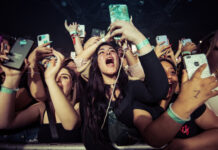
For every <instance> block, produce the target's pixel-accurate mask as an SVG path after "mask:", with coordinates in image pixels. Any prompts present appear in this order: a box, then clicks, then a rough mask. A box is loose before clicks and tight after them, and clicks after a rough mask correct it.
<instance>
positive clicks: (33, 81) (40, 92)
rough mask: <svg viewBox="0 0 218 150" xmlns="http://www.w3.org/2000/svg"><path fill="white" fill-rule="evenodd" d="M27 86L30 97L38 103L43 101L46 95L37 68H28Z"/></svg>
mask: <svg viewBox="0 0 218 150" xmlns="http://www.w3.org/2000/svg"><path fill="white" fill-rule="evenodd" d="M28 72H29V73H28V85H29V88H30V92H31V95H32V96H33V97H34V98H35V99H36V100H39V101H45V100H46V99H47V95H46V92H45V88H44V85H43V82H42V78H41V74H40V72H39V69H38V66H32V65H31V66H30V67H29V68H28Z"/></svg>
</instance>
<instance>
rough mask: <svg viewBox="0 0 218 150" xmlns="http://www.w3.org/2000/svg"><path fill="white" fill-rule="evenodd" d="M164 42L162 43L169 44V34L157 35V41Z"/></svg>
mask: <svg viewBox="0 0 218 150" xmlns="http://www.w3.org/2000/svg"><path fill="white" fill-rule="evenodd" d="M162 42H165V43H163V44H161V45H169V43H168V39H167V36H166V35H159V36H156V43H157V44H158V43H162Z"/></svg>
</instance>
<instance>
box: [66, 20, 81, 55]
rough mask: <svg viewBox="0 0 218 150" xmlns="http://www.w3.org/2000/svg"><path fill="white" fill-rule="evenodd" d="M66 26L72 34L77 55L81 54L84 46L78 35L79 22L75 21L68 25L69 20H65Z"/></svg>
mask: <svg viewBox="0 0 218 150" xmlns="http://www.w3.org/2000/svg"><path fill="white" fill-rule="evenodd" d="M64 26H65V28H66V30H67V31H68V32H69V34H70V36H71V39H72V42H73V46H74V49H75V52H76V55H79V54H80V53H81V52H82V51H83V47H82V43H81V41H80V37H79V35H78V24H77V22H73V23H72V24H70V25H68V24H67V20H65V22H64Z"/></svg>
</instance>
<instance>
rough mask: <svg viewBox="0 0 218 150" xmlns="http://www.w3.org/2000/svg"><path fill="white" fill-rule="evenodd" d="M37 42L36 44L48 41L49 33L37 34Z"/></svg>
mask: <svg viewBox="0 0 218 150" xmlns="http://www.w3.org/2000/svg"><path fill="white" fill-rule="evenodd" d="M37 42H38V46H40V45H43V44H46V43H48V42H50V35H49V34H42V35H38V36H37ZM47 47H50V45H48V46H47Z"/></svg>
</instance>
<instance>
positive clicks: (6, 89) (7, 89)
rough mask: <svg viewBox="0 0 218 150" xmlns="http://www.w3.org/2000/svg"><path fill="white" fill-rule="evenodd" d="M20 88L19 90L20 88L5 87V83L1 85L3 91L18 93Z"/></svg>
mask: <svg viewBox="0 0 218 150" xmlns="http://www.w3.org/2000/svg"><path fill="white" fill-rule="evenodd" d="M18 90H19V88H17V89H11V88H7V87H4V86H3V85H1V92H2V93H7V94H13V93H16V92H17V91H18Z"/></svg>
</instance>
